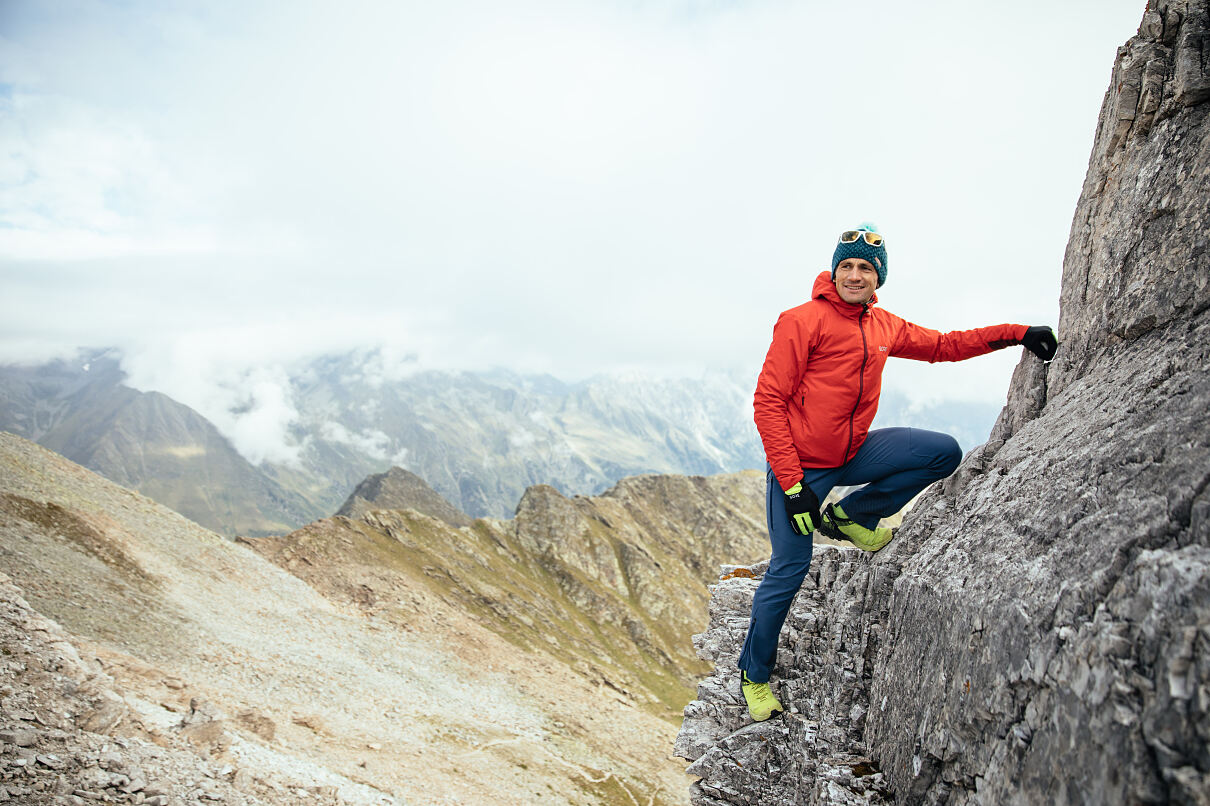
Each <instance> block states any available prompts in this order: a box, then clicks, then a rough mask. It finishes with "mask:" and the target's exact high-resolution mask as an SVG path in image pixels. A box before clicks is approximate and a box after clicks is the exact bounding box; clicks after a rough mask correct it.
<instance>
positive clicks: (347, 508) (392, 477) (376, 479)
mask: <svg viewBox="0 0 1210 806" xmlns="http://www.w3.org/2000/svg"><path fill="white" fill-rule="evenodd" d="M371 509H414V510H416V511H417V512H422V513H424V514H425V515H431V516H432V517H434V518H437V519H438V520H442V521H445V522H446V523H448V524H449V525H450V526H470V525H471V519H470V518H469V517H468V516H467V515H466V513H464V512H462V511H460V510H459V509H458V508H457V507H455V506H454V505H453V504H451V503H450V502H449V501H446V500H445V499H444V498H442V497H441V496H440V495H439V494H438V493H437V491H436V490H434V489H433V488H432V487H430V486H429V485H428V483H427V482H425V480H424V479H422V478H420V477H419V476H417V475H416V474H415V473H412V472H411V471H408V470H404V469H403V468H401V467H392V468H391V469H390V470H388V471H387V472H386V473H376V474H374V475H373V476H369V477H368V478H366V480H365V481H363V482H362V483H361V484H358V485H357V489H355V490H354V491H353V492H352V494H350V495H349V498H348V500H346V501H345V502H344V505H343V506H341V508H340V510H339V511H337V513H336V514H337V515H344V516H345V517H348V518H359V517H361V516H362V515H364V514H365V513H366V512H369V511H370V510H371Z"/></svg>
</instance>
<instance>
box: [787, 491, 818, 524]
mask: <svg viewBox="0 0 1210 806" xmlns="http://www.w3.org/2000/svg"><path fill="white" fill-rule="evenodd" d="M786 514H787V515H789V516H790V528H791V529H793V530H794V533H795V534H800V535H803V536H804V537H806V536H807V535H809V534H811V532H814V531H815V528H816V527H817V526H819V524H820V521H821V518H820V517H819V499H818V498H816V497H815V493H813V492H811V488H810V487H804V486H803V483H802V482H801V481H800V482H798V483H797V484H795V485H794V486H793V487H791V488H790V489H789V490H786Z"/></svg>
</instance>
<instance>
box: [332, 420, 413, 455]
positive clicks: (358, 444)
mask: <svg viewBox="0 0 1210 806" xmlns="http://www.w3.org/2000/svg"><path fill="white" fill-rule="evenodd" d="M319 432H320V436H322V437H323V438H324V439H326V440H328V441H329V442H336V443H339V444H341V445H348V446H349V447H352V448H357V449H358V450H359V451H361V452H362V453H364V454H366V455H368V456H370V457H373V458H374V459H386V458H388V456H390V449H391V438H390V437H388V436H387V435H386V434H384V433H383V432H382V431H379V430H378V429H376V428H367V429H365V430H364V431H362V432H360V433H356V432H353V431H350V430H349V429H348V428H346V427H345V426H343V425H341V424H340V423H338V422H334V421H328V422H325V423H324V424H323V425H321V426H320V428H319ZM406 455H407V451H406V449H405V450H403V451H400V452H399V453H397V454H396V456H406ZM392 461H394V457H392Z"/></svg>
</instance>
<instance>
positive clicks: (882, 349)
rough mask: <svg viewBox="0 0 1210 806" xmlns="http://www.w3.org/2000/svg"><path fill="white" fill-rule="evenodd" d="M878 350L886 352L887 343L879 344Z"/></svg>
mask: <svg viewBox="0 0 1210 806" xmlns="http://www.w3.org/2000/svg"><path fill="white" fill-rule="evenodd" d="M878 352H880V353H885V352H886V345H885V344H880V345H878Z"/></svg>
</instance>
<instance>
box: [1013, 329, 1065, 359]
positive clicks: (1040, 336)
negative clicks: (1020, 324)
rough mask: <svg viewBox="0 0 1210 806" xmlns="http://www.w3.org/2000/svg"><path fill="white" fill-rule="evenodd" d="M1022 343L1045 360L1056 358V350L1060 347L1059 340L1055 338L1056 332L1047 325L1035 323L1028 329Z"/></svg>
mask: <svg viewBox="0 0 1210 806" xmlns="http://www.w3.org/2000/svg"><path fill="white" fill-rule="evenodd" d="M1021 343H1022V344H1023V345H1025V349H1026V350H1029V351H1030V352H1031V353H1033V354H1034V355H1036V356H1037V357H1038V358H1041V359H1042V360H1043V361H1049V360H1050V359H1052V358H1054V357H1055V351H1056V350H1058V349H1059V340H1058V339H1056V338H1055V332H1054V331H1053V330H1051V329H1050V328H1049V327H1047V326H1046V325H1034V326H1033V327H1031V328H1029V329H1028V330H1026V331H1025V336H1024V337H1023V338H1022V339H1021Z"/></svg>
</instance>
